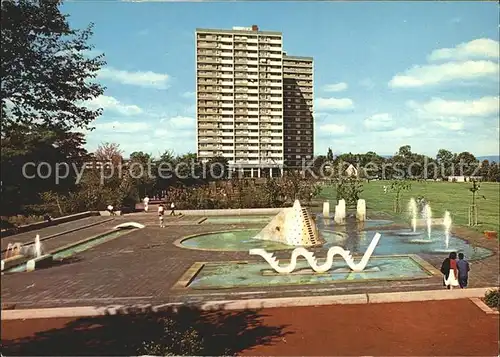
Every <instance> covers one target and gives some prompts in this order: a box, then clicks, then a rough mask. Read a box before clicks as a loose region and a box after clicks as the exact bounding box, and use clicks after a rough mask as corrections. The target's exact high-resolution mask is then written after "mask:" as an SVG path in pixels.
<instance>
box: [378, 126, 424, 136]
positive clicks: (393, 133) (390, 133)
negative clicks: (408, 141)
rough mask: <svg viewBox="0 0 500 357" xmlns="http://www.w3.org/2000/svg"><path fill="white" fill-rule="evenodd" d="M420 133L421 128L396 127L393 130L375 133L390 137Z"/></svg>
mask: <svg viewBox="0 0 500 357" xmlns="http://www.w3.org/2000/svg"><path fill="white" fill-rule="evenodd" d="M420 134H422V129H421V128H396V129H394V130H390V131H384V132H381V133H378V134H377V135H380V136H382V137H390V138H409V137H414V136H417V135H420Z"/></svg>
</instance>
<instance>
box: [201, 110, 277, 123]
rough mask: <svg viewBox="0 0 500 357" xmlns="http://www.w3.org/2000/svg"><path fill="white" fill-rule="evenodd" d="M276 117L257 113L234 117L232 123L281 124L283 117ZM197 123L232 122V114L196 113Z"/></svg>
mask: <svg viewBox="0 0 500 357" xmlns="http://www.w3.org/2000/svg"><path fill="white" fill-rule="evenodd" d="M277 114H278V115H273V116H271V115H260V116H259V114H258V113H255V114H246V115H238V114H236V115H234V121H237V122H248V123H258V122H261V123H281V122H283V116H282V115H281V113H277ZM198 121H200V122H232V121H233V114H224V115H220V114H213V113H209V114H200V113H199V112H198Z"/></svg>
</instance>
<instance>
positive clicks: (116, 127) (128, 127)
mask: <svg viewBox="0 0 500 357" xmlns="http://www.w3.org/2000/svg"><path fill="white" fill-rule="evenodd" d="M149 129H151V125H149V124H147V123H141V122H121V121H112V122H106V123H96V124H95V130H98V131H112V132H115V133H134V134H135V133H137V132H141V131H145V130H149Z"/></svg>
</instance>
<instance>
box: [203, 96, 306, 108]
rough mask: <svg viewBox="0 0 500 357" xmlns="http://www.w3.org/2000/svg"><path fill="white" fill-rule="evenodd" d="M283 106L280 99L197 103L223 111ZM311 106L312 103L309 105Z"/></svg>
mask: <svg viewBox="0 0 500 357" xmlns="http://www.w3.org/2000/svg"><path fill="white" fill-rule="evenodd" d="M282 105H283V102H282V101H281V98H276V99H274V101H272V100H271V99H261V101H260V102H258V101H235V102H233V101H229V100H226V101H205V100H199V101H198V106H199V107H210V108H219V107H222V109H223V110H224V107H226V108H227V109H230V108H233V107H235V108H237V107H241V108H259V106H260V107H272V108H274V107H276V106H280V107H281V106H282ZM311 105H312V103H311Z"/></svg>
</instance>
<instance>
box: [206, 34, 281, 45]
mask: <svg viewBox="0 0 500 357" xmlns="http://www.w3.org/2000/svg"><path fill="white" fill-rule="evenodd" d="M197 39H198V40H204V41H222V42H228V43H229V42H233V41H234V42H253V41H258V42H263V43H271V44H272V43H275V44H279V43H281V42H282V37H281V36H273V35H261V34H258V33H256V34H248V35H247V34H245V35H244V36H242V35H236V34H235V35H230V34H224V35H222V34H213V33H199V34H198V36H197Z"/></svg>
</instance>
